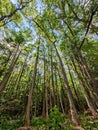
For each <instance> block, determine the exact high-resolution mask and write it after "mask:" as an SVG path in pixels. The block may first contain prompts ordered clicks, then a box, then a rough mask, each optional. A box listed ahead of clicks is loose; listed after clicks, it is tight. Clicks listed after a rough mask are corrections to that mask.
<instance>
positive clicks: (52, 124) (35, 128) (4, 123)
mask: <svg viewBox="0 0 98 130" xmlns="http://www.w3.org/2000/svg"><path fill="white" fill-rule="evenodd" d="M80 122H81V126H82V127H83V128H84V130H98V119H92V118H91V116H85V115H84V114H82V115H81V116H80ZM23 124H24V119H23V118H19V119H12V118H11V117H7V116H5V117H1V118H0V130H16V129H17V128H19V127H22V126H23ZM31 126H32V130H73V125H72V123H71V121H70V120H69V117H65V116H60V117H54V118H52V119H51V117H50V118H49V119H44V118H42V117H36V118H32V120H31Z"/></svg>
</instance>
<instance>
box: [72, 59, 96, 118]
mask: <svg viewBox="0 0 98 130" xmlns="http://www.w3.org/2000/svg"><path fill="white" fill-rule="evenodd" d="M72 63H73V66H74V69H75V72H76V73H77V76H78V77H79V81H80V84H81V86H82V88H83V91H84V95H85V98H86V101H87V104H88V107H89V108H90V111H91V112H92V115H93V116H94V117H96V116H97V112H96V107H95V105H94V103H93V100H92V98H91V96H90V93H89V91H88V89H87V87H86V86H85V83H84V81H83V79H82V77H81V74H80V73H79V72H78V71H77V68H76V65H75V62H74V60H73V59H72Z"/></svg>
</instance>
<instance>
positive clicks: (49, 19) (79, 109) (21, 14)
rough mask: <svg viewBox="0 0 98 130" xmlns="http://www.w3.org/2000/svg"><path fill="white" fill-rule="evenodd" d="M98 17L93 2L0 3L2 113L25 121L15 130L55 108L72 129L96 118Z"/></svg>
mask: <svg viewBox="0 0 98 130" xmlns="http://www.w3.org/2000/svg"><path fill="white" fill-rule="evenodd" d="M8 7H9V11H7V10H8ZM77 10H78V11H77ZM97 15H98V2H97V0H94V1H92V0H91V1H87V0H84V1H81V0H79V1H78V0H76V1H71V0H69V1H68V0H66V1H65V0H62V1H58V0H54V1H51V0H48V1H44V0H43V1H41V2H40V3H38V1H36V0H35V1H32V0H30V1H21V0H19V1H17V2H15V3H13V2H12V1H10V0H7V1H6V2H5V3H4V2H1V14H0V27H1V28H0V35H1V38H0V102H1V104H0V113H1V112H2V113H3V115H5V114H6V113H7V114H8V115H10V116H11V117H13V118H19V117H21V116H22V117H24V126H23V127H21V128H19V129H31V124H32V123H31V121H32V116H34V117H39V116H42V117H43V118H45V119H48V118H50V116H49V115H50V113H51V109H53V108H55V106H57V108H58V109H59V111H60V112H61V113H62V114H63V115H70V117H71V121H72V123H73V125H74V129H80V130H82V129H83V128H82V127H81V120H80V117H79V116H80V113H85V112H86V111H87V110H88V111H89V114H91V115H92V118H94V119H95V118H98V85H97V84H98V78H97V77H98V73H97V70H98V62H97V61H98V58H97V57H98V53H97V52H98V45H97V41H98V32H97V28H98V27H97V20H98V18H97ZM56 114H57V113H56ZM63 124H64V123H63ZM57 127H58V126H57ZM65 127H66V126H65Z"/></svg>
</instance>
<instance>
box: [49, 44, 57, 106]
mask: <svg viewBox="0 0 98 130" xmlns="http://www.w3.org/2000/svg"><path fill="white" fill-rule="evenodd" d="M52 55H53V53H52V46H51V56H50V58H51V82H52V83H51V84H52V103H53V106H55V105H56V99H55V91H54V79H53V77H54V74H53V58H52Z"/></svg>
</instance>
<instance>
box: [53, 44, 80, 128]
mask: <svg viewBox="0 0 98 130" xmlns="http://www.w3.org/2000/svg"><path fill="white" fill-rule="evenodd" d="M53 45H54V47H55V50H56V54H57V56H58V58H59V63H60V66H61V71H62V74H63V78H64V83H65V87H66V91H67V95H68V100H69V104H70V112H71V118H72V122H73V124H74V125H76V126H77V125H79V119H78V114H77V111H76V108H75V105H74V101H73V97H72V92H71V90H70V86H69V83H68V79H67V76H66V73H65V69H64V65H63V62H62V60H61V57H60V55H59V53H58V50H57V48H56V45H55V43H53Z"/></svg>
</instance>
